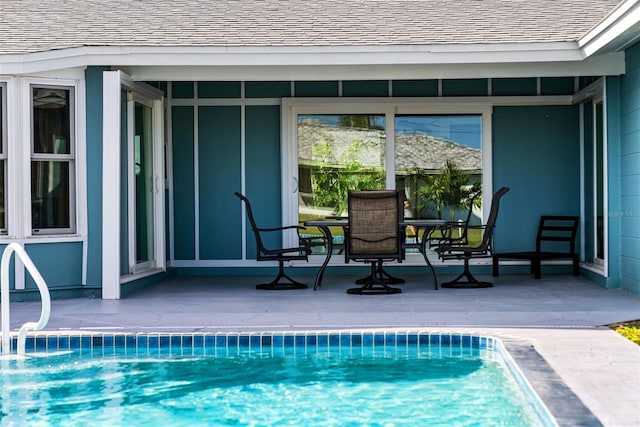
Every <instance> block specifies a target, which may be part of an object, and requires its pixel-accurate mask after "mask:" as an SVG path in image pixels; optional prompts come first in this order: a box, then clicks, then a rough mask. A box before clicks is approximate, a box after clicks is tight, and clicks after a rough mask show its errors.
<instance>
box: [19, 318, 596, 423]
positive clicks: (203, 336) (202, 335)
mask: <svg viewBox="0 0 640 427" xmlns="http://www.w3.org/2000/svg"><path fill="white" fill-rule="evenodd" d="M499 335H500V334H497V335H493V334H490V333H484V332H447V331H434V330H428V329H423V328H420V329H412V328H407V329H401V328H393V329H379V328H374V329H336V330H294V331H291V330H290V331H278V330H275V331H238V332H230V331H226V332H190V333H185V332H174V333H170V332H99V331H84V330H83V331H43V332H32V333H30V334H28V335H27V340H26V342H25V348H26V350H27V353H28V354H29V353H34V354H35V353H38V352H39V351H44V352H51V351H67V350H75V349H83V348H91V349H92V351H93V349H94V348H96V347H97V348H109V347H112V348H127V347H130V348H132V349H133V348H135V349H136V350H137V349H138V348H140V345H141V344H142V346H143V348H146V349H147V351H149V350H150V349H151V348H154V347H157V349H158V350H159V351H160V350H162V349H169V351H171V348H172V347H180V348H184V347H185V345H186V346H191V347H192V348H195V347H198V346H204V347H205V348H206V347H207V345H208V346H209V347H214V348H216V347H220V346H222V347H226V348H229V347H230V346H231V347H234V346H236V347H238V348H240V347H249V348H251V347H256V348H259V349H262V347H263V346H264V347H279V346H282V347H283V348H284V347H294V348H295V347H304V348H305V349H307V348H308V347H309V346H316V347H320V346H330V345H338V346H341V345H348V346H362V347H364V346H367V345H370V346H382V345H384V346H387V345H389V346H397V345H405V344H406V345H411V344H417V343H420V344H438V345H449V346H457V345H459V346H468V347H472V348H477V349H480V350H490V351H495V352H497V353H499V354H500V355H501V356H502V357H503V358H504V360H505V361H506V365H507V368H508V369H509V370H510V371H511V374H512V375H513V377H514V378H515V379H516V381H518V382H519V383H520V385H521V386H522V387H524V388H525V389H526V394H530V393H533V394H534V395H535V396H536V397H537V398H538V399H539V402H534V401H532V404H533V406H534V409H535V411H536V412H537V414H538V417H539V418H540V419H542V420H545V419H546V420H548V419H549V417H548V414H550V415H551V416H552V417H553V420H552V423H555V425H560V426H562V425H581V426H594V427H596V426H602V425H603V424H602V423H601V422H600V421H599V420H598V418H597V417H596V416H595V415H594V414H593V413H592V412H591V410H590V409H589V408H587V406H586V405H585V404H584V403H583V402H582V400H581V399H580V398H579V397H578V396H577V395H576V394H575V393H574V392H573V391H572V390H571V389H570V388H569V387H568V386H567V385H566V384H565V382H564V381H563V379H562V378H561V377H560V376H559V375H558V373H557V372H555V370H554V369H553V368H552V367H551V366H550V365H549V363H547V361H546V360H545V359H544V357H543V356H542V355H541V354H540V353H539V352H538V351H537V350H536V349H535V347H534V346H533V345H532V344H531V343H529V342H525V341H523V340H521V339H515V338H512V337H508V336H499ZM354 337H355V338H354ZM11 348H12V349H15V348H17V334H12V336H11ZM28 354H27V355H28ZM540 403H541V404H542V406H543V408H540V407H539V406H540Z"/></svg>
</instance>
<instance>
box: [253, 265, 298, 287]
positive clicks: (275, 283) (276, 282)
mask: <svg viewBox="0 0 640 427" xmlns="http://www.w3.org/2000/svg"><path fill="white" fill-rule="evenodd" d="M280 279H286V280H288V281H289V282H280ZM306 288H307V285H305V284H304V283H301V282H298V281H296V280H293V279H292V278H291V277H289V276H287V274H286V273H285V272H284V262H283V261H280V262H279V264H278V275H277V276H276V278H275V279H273V281H272V282H271V283H264V284H261V285H256V289H265V290H270V291H282V290H291V289H306Z"/></svg>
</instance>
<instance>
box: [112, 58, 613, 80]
mask: <svg viewBox="0 0 640 427" xmlns="http://www.w3.org/2000/svg"><path fill="white" fill-rule="evenodd" d="M122 69H123V70H124V71H126V72H127V73H128V74H129V75H131V77H132V78H133V79H134V80H137V81H155V80H172V81H180V80H183V81H193V80H200V81H207V80H216V81H229V80H245V81H273V80H283V79H285V80H293V81H296V80H297V81H301V80H388V79H391V80H413V79H418V80H420V79H470V78H517V77H532V76H535V77H571V76H601V75H620V74H623V73H624V71H625V63H624V53H622V52H619V53H613V54H607V55H602V56H595V57H591V58H588V59H586V60H584V61H565V62H545V63H534V62H521V63H494V64H429V65H414V64H410V65H401V64H400V65H399V64H396V65H375V66H371V65H352V66H348V65H319V66H282V65H281V66H215V67H209V66H201V67H173V66H172V67H158V66H134V67H122Z"/></svg>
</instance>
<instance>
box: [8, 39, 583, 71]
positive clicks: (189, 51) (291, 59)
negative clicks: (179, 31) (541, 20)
mask: <svg viewBox="0 0 640 427" xmlns="http://www.w3.org/2000/svg"><path fill="white" fill-rule="evenodd" d="M582 59H584V56H583V53H582V51H581V50H580V49H579V48H578V46H577V44H576V43H570V42H567V43H510V44H467V45H428V46H318V47H278V46H276V47H194V46H189V47H135V46H120V47H117V46H116V47H114V46H111V47H79V48H71V49H61V50H55V51H47V52H37V53H27V54H13V55H0V74H22V75H24V74H28V73H38V72H44V71H47V70H56V69H65V68H73V67H86V66H91V65H102V66H105V65H106V66H184V65H187V66H213V65H223V66H272V65H286V66H305V65H395V64H406V65H409V64H422V65H432V64H480V63H510V62H554V61H580V60H582Z"/></svg>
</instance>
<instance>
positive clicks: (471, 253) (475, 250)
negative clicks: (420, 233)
mask: <svg viewBox="0 0 640 427" xmlns="http://www.w3.org/2000/svg"><path fill="white" fill-rule="evenodd" d="M508 191H509V188H508V187H502V188H501V189H499V190H498V191H496V192H495V193H494V195H493V198H492V199H491V210H490V212H489V218H488V219H487V223H486V224H485V225H483V226H481V227H469V228H480V229H482V231H483V234H482V241H481V242H480V244H478V245H475V246H474V245H469V244H466V245H456V244H445V245H442V246H439V247H438V248H437V249H436V252H437V253H438V256H439V257H440V259H441V260H442V261H446V260H449V259H458V260H460V259H461V260H463V261H464V271H463V272H462V273H461V274H460V275H459V276H458V277H456V278H455V279H453V280H451V281H449V282H447V283H443V284H442V285H441V287H443V288H489V287H491V286H493V284H492V283H491V282H482V281H480V280H478V279H476V278H475V277H474V276H473V274H471V271H470V270H469V260H470V259H471V258H489V257H491V245H492V243H493V231H494V229H495V226H496V220H497V219H498V208H499V206H500V198H501V197H502V196H503V195H504V194H505V193H507V192H508ZM463 279H466V280H463Z"/></svg>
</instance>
